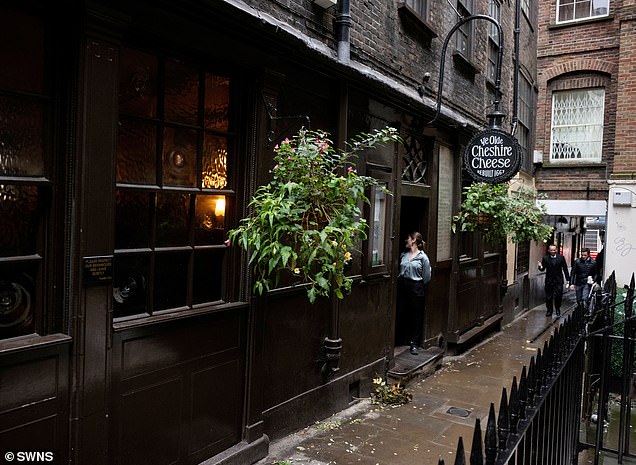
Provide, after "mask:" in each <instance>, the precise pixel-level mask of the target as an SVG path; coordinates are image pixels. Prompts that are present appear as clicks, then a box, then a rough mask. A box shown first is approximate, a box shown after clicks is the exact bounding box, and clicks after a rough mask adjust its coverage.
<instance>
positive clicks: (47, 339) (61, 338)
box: [0, 333, 72, 354]
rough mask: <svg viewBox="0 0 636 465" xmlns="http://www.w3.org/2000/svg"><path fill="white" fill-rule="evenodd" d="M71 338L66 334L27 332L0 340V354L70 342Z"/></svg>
mask: <svg viewBox="0 0 636 465" xmlns="http://www.w3.org/2000/svg"><path fill="white" fill-rule="evenodd" d="M71 341H72V338H71V337H70V336H68V335H66V334H62V333H55V334H48V335H46V336H40V335H39V334H36V333H33V334H27V335H25V336H18V337H13V338H10V339H5V340H3V341H0V354H5V353H8V352H14V351H23V350H33V349H40V348H44V347H48V346H55V345H59V344H66V343H70V342H71Z"/></svg>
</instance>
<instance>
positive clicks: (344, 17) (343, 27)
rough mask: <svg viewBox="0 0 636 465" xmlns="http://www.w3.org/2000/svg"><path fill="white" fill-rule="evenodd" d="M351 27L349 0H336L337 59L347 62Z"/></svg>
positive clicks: (349, 54)
mask: <svg viewBox="0 0 636 465" xmlns="http://www.w3.org/2000/svg"><path fill="white" fill-rule="evenodd" d="M350 29H351V7H350V4H349V0H338V13H336V40H337V41H338V60H339V61H340V62H342V63H345V64H349V58H350V56H351V53H350V37H349V31H350Z"/></svg>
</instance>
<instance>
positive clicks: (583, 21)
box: [548, 15, 614, 30]
mask: <svg viewBox="0 0 636 465" xmlns="http://www.w3.org/2000/svg"><path fill="white" fill-rule="evenodd" d="M613 20H614V15H607V16H598V17H593V18H585V19H578V20H576V19H575V20H572V21H567V22H564V23H552V24H548V30H552V29H561V28H564V27H569V26H581V25H583V24H590V23H598V22H601V21H613Z"/></svg>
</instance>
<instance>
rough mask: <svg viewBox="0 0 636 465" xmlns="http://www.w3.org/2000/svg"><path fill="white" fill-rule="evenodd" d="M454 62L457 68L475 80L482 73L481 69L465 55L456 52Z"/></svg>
mask: <svg viewBox="0 0 636 465" xmlns="http://www.w3.org/2000/svg"><path fill="white" fill-rule="evenodd" d="M453 61H454V62H455V66H456V67H457V68H458V69H459V70H460V71H461V72H463V73H465V74H466V75H468V76H470V77H471V78H474V77H475V75H476V74H479V73H480V72H481V71H480V69H479V67H478V66H477V65H476V64H475V63H473V62H472V61H471V60H470V59H468V58H467V57H466V56H464V54H463V53H461V52H459V51H455V52H454V53H453Z"/></svg>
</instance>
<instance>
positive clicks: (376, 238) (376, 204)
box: [371, 186, 387, 266]
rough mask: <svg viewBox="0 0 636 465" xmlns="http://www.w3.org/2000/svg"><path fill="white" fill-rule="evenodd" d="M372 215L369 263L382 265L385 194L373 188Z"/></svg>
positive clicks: (385, 221) (384, 233)
mask: <svg viewBox="0 0 636 465" xmlns="http://www.w3.org/2000/svg"><path fill="white" fill-rule="evenodd" d="M385 187H386V186H385ZM372 204H373V216H372V221H373V223H372V225H371V265H372V266H377V265H384V244H385V239H386V224H387V219H386V208H387V204H386V194H385V193H384V192H383V191H382V190H380V189H378V188H377V187H374V188H373V197H372Z"/></svg>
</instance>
